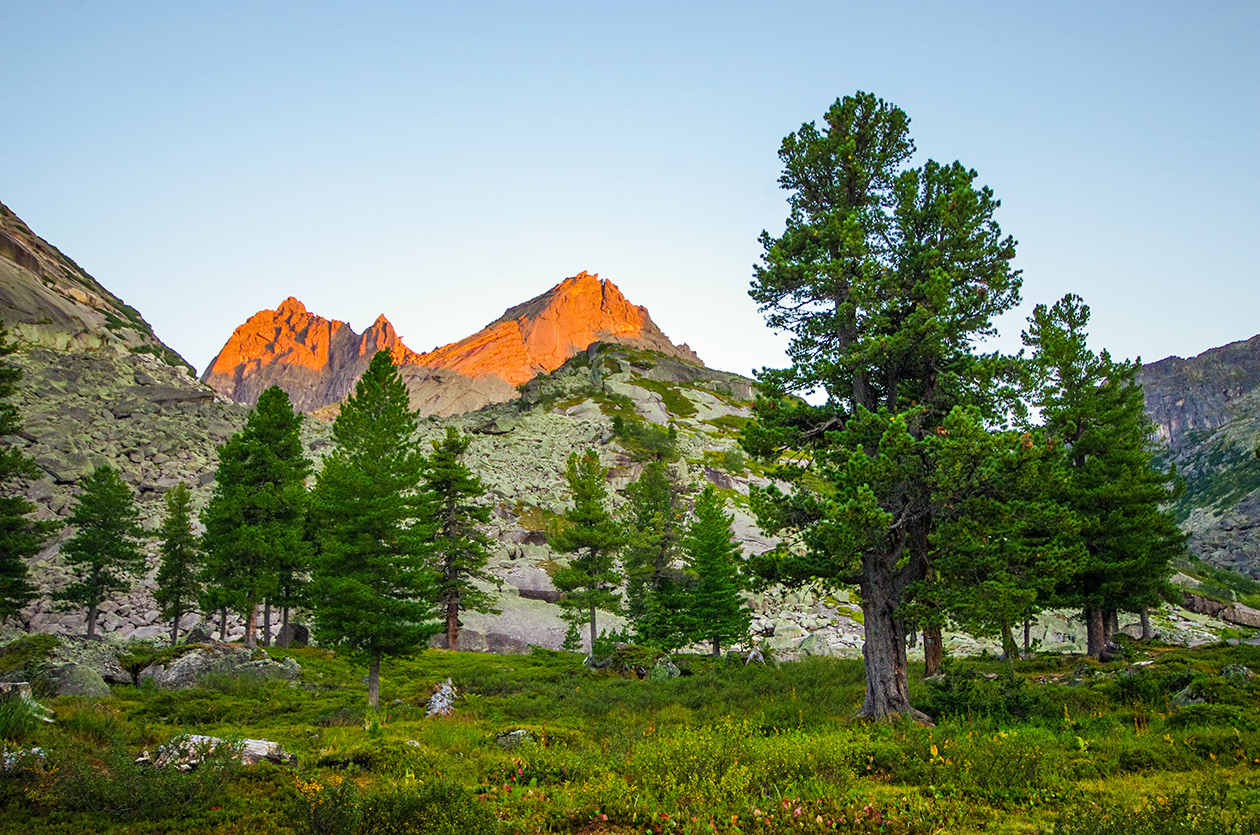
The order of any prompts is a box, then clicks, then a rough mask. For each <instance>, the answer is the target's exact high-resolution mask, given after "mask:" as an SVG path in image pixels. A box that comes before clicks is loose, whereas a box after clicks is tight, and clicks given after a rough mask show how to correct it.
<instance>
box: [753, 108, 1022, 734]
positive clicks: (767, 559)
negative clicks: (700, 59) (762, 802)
mask: <svg viewBox="0 0 1260 835" xmlns="http://www.w3.org/2000/svg"><path fill="white" fill-rule="evenodd" d="M909 121H910V120H909V118H908V117H907V116H906V114H905V113H904V112H903V111H901V110H900V109H898V108H896V107H894V106H893V105H891V104H889V103H887V102H885V101H882V100H880V99H877V98H876V97H875V96H873V95H871V94H869V93H857V94H856V95H854V96H846V97H845V98H843V99H840V100H838V101H836V103H835V104H834V105H833V106H832V107H831V108H830V110H828V112H827V114H826V116H825V125H824V126H823V128H822V129H821V130H820V129H819V127H818V126H816V125H815V124H814V123H812V122H811V123H807V124H804V125H802V126H801V128H800V130H799V131H797V132H795V133H793V134H790V135H789V136H787V137H786V138H785V139H784V140H783V144H782V146H781V148H780V151H779V157H780V159H781V160H782V161H783V174H782V176H781V177H780V178H779V183H780V185H781V186H782V187H783V188H784V189H786V190H788V192H789V198H788V199H789V205H790V214H789V216H788V218H787V223H786V226H785V229H784V231H783V233H782V234H781V235H779V236H777V237H775V236H772V235H770V234H769V233H763V234H762V236H761V243H762V246H763V248H764V253H763V255H762V259H761V263H760V264H758V265H757V266H756V267H755V268H754V280H753V283H752V288H751V291H750V294H751V295H752V297H753V298H754V299H755V300H756V301H757V303H758V305H759V307H760V309H761V310H762V311H763V312H764V313H765V315H766V320H767V322H768V323H769V325H770V326H771V327H772V328H775V329H777V330H786V331H790V332H791V333H792V341H791V344H790V345H789V348H788V355H789V357H790V358H791V360H792V365H791V366H790V367H789V368H786V369H781V370H768V369H763V370H762V371H761V372H760V373H759V374H758V379H759V382H760V390H761V392H762V395H763V396H762V397H761V399H759V401H758V404H757V407H756V412H755V417H756V420H755V422H754V423H753V424H751V425H750V426H749V427H748V429H747V430H746V432H745V436H744V441H743V443H744V447H745V450H746V451H747V452H749V453H752V454H754V455H756V456H758V457H760V458H761V459H763V460H766V461H777V460H779V459H780V458H781V457H784V454H785V453H787V455H786V457H785V458H784V464H783V466H782V467H780V468H779V470H778V471H777V475H778V477H779V478H783V479H788V480H793V481H796V482H797V489H795V490H793V491H792V492H791V493H785V492H781V491H779V490H777V489H775V488H774V487H770V488H767V489H766V490H761V491H757V492H756V493H755V494H754V496H753V497H752V502H753V507H754V509H755V510H756V511H757V513H758V517H759V519H760V521H761V523H762V528H763V530H767V531H768V532H772V533H773V532H781V533H784V534H786V535H788V540H791V541H785V542H784V544H783V545H782V547H780V548H778V549H776V550H774V551H773V552H771V553H769V554H766V555H763V556H760V557H759V558H758V559H757V560H756V561H755V564H756V567H757V570H758V571H759V573H760V574H761V575H762V577H763V578H764V579H765V580H767V581H783V582H788V583H801V582H813V581H815V580H817V579H820V578H821V579H824V580H826V581H829V582H832V583H843V584H853V583H856V584H858V585H859V586H860V588H861V593H862V613H863V620H864V625H865V630H866V634H865V645H864V648H863V656H864V660H865V662H866V699H865V701H864V702H863V704H862V707H861V708H860V709H859V711H858V714H859V715H860V716H862V717H865V718H870V719H878V718H882V717H884V716H888V715H891V714H906V715H909V716H913V717H915V718H917V719H920V720H927V719H928V717H927V716H926V715H925V714H923V713H922V712H920V711H917V710H915V709H914V708H913V707H912V706H911V704H910V698H909V685H908V682H909V679H908V674H907V665H906V651H905V646H906V640H905V639H906V634H905V620H904V618H903V612H904V607H905V606H906V605H907V604H909V603H911V602H912V598H913V596H914V594H915V592H916V590H919V589H921V588H923V581H924V580H925V579H927V578H928V577H930V576H931V573H932V571H933V568H932V559H933V556H934V551H933V548H932V546H931V534H932V529H933V525H934V521H935V519H936V518H937V515H936V508H935V507H933V505H932V503H931V492H932V490H931V485H932V479H933V471H934V468H935V464H934V461H933V459H932V453H933V449H932V446H931V445H930V443H929V438H930V437H932V436H933V435H935V433H936V431H937V429H938V428H939V427H940V426H941V423H942V421H944V420H945V418H946V417H947V416H948V415H949V414H950V412H951V411H952V410H953V409H954V408H955V407H959V406H974V407H976V408H977V409H979V410H980V417H981V419H982V420H984V421H986V422H988V421H991V420H994V419H996V418H998V417H1000V415H1001V414H1002V413H1003V412H1004V411H1005V410H1006V409H1008V408H1010V407H1009V406H1008V405H1007V402H1006V398H1005V397H1003V395H1006V394H1010V392H1009V390H1008V388H1007V387H1006V386H1004V385H999V384H998V383H1000V381H1001V379H1002V378H1001V376H1000V375H1001V374H1002V373H1004V372H1005V371H1006V370H1007V369H1008V367H1009V365H1010V363H1009V361H1006V360H1004V359H1003V358H1000V357H995V356H985V355H981V354H979V353H978V352H977V351H976V348H975V346H976V344H977V341H978V340H979V339H981V338H983V337H985V336H986V335H990V334H992V333H993V325H992V323H993V320H994V317H996V316H997V315H999V314H1001V313H1002V312H1004V311H1006V310H1008V309H1010V308H1011V307H1013V306H1014V305H1016V304H1017V303H1018V302H1019V286H1020V280H1019V274H1018V272H1016V271H1015V270H1013V269H1012V268H1011V263H1010V262H1011V260H1012V259H1013V258H1014V255H1015V244H1014V241H1013V240H1011V239H1010V238H1009V237H1007V238H1004V237H1003V236H1002V233H1001V230H1000V229H999V227H998V224H997V223H996V221H995V220H994V217H993V215H994V212H995V210H996V208H997V206H998V201H997V200H996V199H994V197H993V194H992V192H991V191H989V189H987V188H979V187H977V186H976V184H975V179H976V173H975V172H974V171H972V170H970V169H968V168H966V167H964V166H963V165H961V164H960V163H957V162H955V163H952V164H941V163H937V162H935V161H932V160H929V161H927V162H925V163H924V164H923V165H922V166H920V167H918V168H911V167H908V162H909V160H910V158H911V156H912V155H913V153H914V150H915V148H914V143H913V142H912V141H911V139H910V136H909ZM810 391H814V392H818V391H821V392H823V393H825V395H826V400H825V402H823V403H822V404H820V405H810V404H804V403H802V402H801V401H799V400H798V399H794V398H790V397H788V396H787V395H789V394H793V393H797V392H800V393H807V392H810ZM807 471H812V472H808V475H809V477H808V478H807V477H806V475H807ZM813 488H817V489H813ZM793 546H803V547H800V548H795V547H793Z"/></svg>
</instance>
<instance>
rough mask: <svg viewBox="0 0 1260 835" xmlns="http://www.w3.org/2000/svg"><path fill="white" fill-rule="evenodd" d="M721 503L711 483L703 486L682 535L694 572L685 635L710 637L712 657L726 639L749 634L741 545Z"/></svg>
mask: <svg viewBox="0 0 1260 835" xmlns="http://www.w3.org/2000/svg"><path fill="white" fill-rule="evenodd" d="M724 505H725V502H724V501H723V499H722V497H721V495H720V494H719V493H718V492H717V490H716V489H715V488H714V487H713V485H712V484H709V485H706V486H705V488H704V490H703V491H702V492H701V493H700V498H699V499H698V500H697V501H696V507H695V512H694V516H693V518H692V520H691V524H690V525H688V526H687V535H686V537H684V539H683V550H684V551H685V553H686V555H687V563H688V565H689V566H690V568H691V570H692V572H694V573H695V576H696V580H695V585H694V586H693V587H692V589H691V593H690V595H689V597H690V600H689V602H688V605H687V608H686V619H687V621H688V626H689V629H688V633H689V637H690V638H691V639H692V640H697V641H708V642H709V643H710V645H711V646H712V650H713V656H714V657H715V658H716V657H718V656H720V655H721V654H722V645H723V644H724V643H725V644H730V643H733V642H736V641H740V640H743V639H744V638H747V637H748V627H749V625H750V624H751V623H752V613H751V612H749V610H748V607H747V606H746V605H744V599H743V598H742V597H741V596H740V594H739V593H740V591H741V590H742V589H743V587H744V583H743V580H742V578H741V570H740V569H741V563H742V560H741V549H740V547H739V545H738V544H736V542H735V541H734V536H733V534H732V533H731V522H732V521H733V519H734V517H733V516H731V515H730V514H728V513H727V512H726V511H725V508H724Z"/></svg>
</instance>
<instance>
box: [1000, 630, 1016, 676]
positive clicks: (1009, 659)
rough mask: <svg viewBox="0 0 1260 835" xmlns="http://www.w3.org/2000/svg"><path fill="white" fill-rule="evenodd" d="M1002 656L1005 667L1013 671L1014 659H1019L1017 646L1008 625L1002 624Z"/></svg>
mask: <svg viewBox="0 0 1260 835" xmlns="http://www.w3.org/2000/svg"><path fill="white" fill-rule="evenodd" d="M1002 654H1003V655H1005V656H1006V666H1008V667H1010V668H1011V669H1014V668H1015V659H1016V658H1019V645H1018V644H1016V643H1015V636H1014V635H1013V634H1011V625H1010V624H1009V623H1004V624H1002Z"/></svg>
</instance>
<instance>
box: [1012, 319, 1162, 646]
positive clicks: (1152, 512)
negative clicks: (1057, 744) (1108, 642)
mask: <svg viewBox="0 0 1260 835" xmlns="http://www.w3.org/2000/svg"><path fill="white" fill-rule="evenodd" d="M1088 324H1089V307H1088V306H1086V305H1085V304H1084V303H1083V302H1082V301H1081V299H1080V297H1078V296H1074V295H1071V294H1069V295H1067V296H1064V297H1063V298H1062V299H1061V300H1059V301H1058V302H1056V303H1055V305H1054V306H1053V307H1049V308H1048V307H1046V306H1045V305H1038V306H1037V307H1036V308H1035V309H1034V311H1033V315H1032V317H1031V318H1030V319H1029V329H1028V330H1027V331H1026V332H1025V333H1024V343H1025V344H1026V345H1028V346H1029V347H1031V348H1033V349H1034V355H1033V360H1032V367H1033V371H1034V373H1035V374H1036V375H1037V386H1036V392H1035V396H1034V401H1033V402H1034V404H1035V405H1036V406H1037V407H1039V408H1040V409H1041V413H1042V418H1043V419H1044V421H1045V425H1046V429H1047V431H1049V432H1050V433H1051V434H1052V435H1053V436H1054V437H1056V438H1058V439H1060V440H1061V441H1062V442H1063V444H1064V447H1063V455H1064V463H1065V467H1066V471H1067V480H1066V483H1065V485H1064V487H1065V489H1064V491H1063V493H1062V495H1061V499H1060V501H1061V502H1062V503H1063V504H1064V505H1066V506H1067V507H1068V508H1070V510H1071V511H1072V513H1073V514H1074V515H1075V516H1076V518H1077V519H1078V520H1079V524H1080V542H1081V546H1082V549H1083V554H1082V556H1081V558H1080V559H1079V561H1078V562H1077V565H1076V569H1075V571H1074V573H1073V576H1072V577H1071V579H1070V580H1069V581H1068V582H1066V583H1064V584H1063V585H1062V586H1061V588H1060V592H1059V595H1058V597H1059V605H1062V606H1068V607H1073V608H1080V609H1085V610H1088V612H1089V613H1091V614H1092V616H1091V617H1090V618H1089V624H1090V645H1089V650H1090V654H1091V655H1092V656H1094V657H1098V655H1099V653H1101V651H1102V644H1103V641H1102V640H1101V635H1100V634H1099V624H1100V623H1101V622H1102V619H1103V617H1104V614H1103V613H1106V612H1115V611H1120V610H1124V611H1130V612H1136V611H1140V610H1141V609H1142V608H1143V607H1148V606H1156V605H1158V603H1159V601H1160V599H1161V598H1163V597H1166V596H1168V595H1169V594H1170V593H1171V592H1170V589H1169V586H1168V583H1167V578H1168V575H1169V574H1170V573H1171V568H1170V562H1171V561H1172V560H1173V559H1175V558H1178V557H1181V556H1183V555H1184V554H1185V550H1186V549H1185V539H1186V537H1185V534H1183V533H1182V532H1181V531H1180V530H1179V529H1178V528H1177V526H1176V523H1175V522H1174V520H1173V518H1172V516H1171V515H1169V514H1168V513H1167V512H1166V511H1165V510H1164V509H1163V506H1164V505H1166V504H1167V503H1168V502H1169V501H1171V500H1172V499H1174V498H1176V496H1177V493H1178V490H1177V488H1176V474H1175V473H1172V472H1163V471H1162V470H1159V469H1158V468H1156V467H1155V465H1154V454H1153V453H1154V449H1153V444H1152V441H1151V438H1152V435H1153V431H1152V425H1151V422H1150V418H1149V417H1148V416H1147V415H1146V411H1145V404H1144V401H1143V398H1142V386H1141V384H1140V383H1138V381H1137V374H1138V371H1139V370H1140V365H1139V364H1138V363H1136V362H1115V361H1113V360H1112V359H1111V356H1110V355H1109V354H1108V353H1107V352H1106V351H1103V352H1102V353H1101V354H1095V353H1094V352H1093V351H1091V350H1090V349H1089V348H1088V347H1086V338H1087V334H1086V330H1085V328H1086V326H1087V325H1088Z"/></svg>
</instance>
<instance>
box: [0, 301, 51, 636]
mask: <svg viewBox="0 0 1260 835" xmlns="http://www.w3.org/2000/svg"><path fill="white" fill-rule="evenodd" d="M16 350H17V348H16V346H14V345H12V344H11V343H10V342H9V341H8V331H6V330H5V329H4V326H3V325H0V357H6V356H8V355H9V354H12V353H13V352H14V351H16ZM21 379H22V372H21V370H20V369H17V368H14V367H13V366H11V365H8V364H3V365H0V438H4V437H9V436H11V435H16V434H17V433H18V431H19V430H20V429H21V428H22V424H21V422H20V421H19V420H18V414H17V407H16V406H14V405H13V404H12V403H10V402H8V399H9V398H10V397H12V396H13V395H14V394H15V393H16V392H17V386H18V381H19V380H21ZM39 475H40V472H39V468H38V467H36V466H35V462H33V461H31V459H29V458H27V457H26V456H25V455H23V454H22V451H21V450H19V449H17V448H16V447H13V446H10V445H8V444H2V445H0V487H3V488H5V489H6V491H7V490H8V489H11V487H10V485H11V483H12V482H13V481H14V480H15V479H18V478H38V477H39ZM34 511H35V505H33V504H31V503H30V502H28V501H27V500H26V499H24V498H22V497H21V496H14V495H5V496H0V619H3V618H7V617H11V616H13V615H16V614H17V613H18V612H19V611H21V610H22V608H23V607H24V606H26V604H27V603H29V602H30V601H31V600H32V599H33V598H34V597H35V594H36V589H35V585H34V584H33V583H31V581H30V576H29V572H28V571H27V568H26V559H27V558H29V557H33V556H35V555H36V554H38V553H39V551H40V549H41V548H43V547H44V543H45V542H47V541H48V539H49V537H51V536H52V535H53V534H54V533H55V532H56V531H57V529H58V528H59V527H60V525H59V524H58V523H56V522H36V521H33V520H31V519H29V518H27V517H28V516H29V514H31V513H33V512H34Z"/></svg>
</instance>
